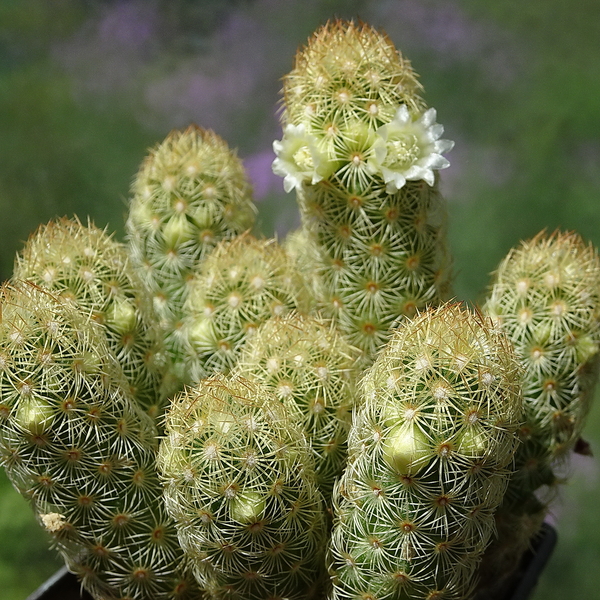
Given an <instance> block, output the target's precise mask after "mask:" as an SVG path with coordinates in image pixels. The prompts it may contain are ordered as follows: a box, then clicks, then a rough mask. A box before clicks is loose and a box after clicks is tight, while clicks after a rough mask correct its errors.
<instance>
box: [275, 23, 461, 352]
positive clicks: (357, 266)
mask: <svg viewBox="0 0 600 600" xmlns="http://www.w3.org/2000/svg"><path fill="white" fill-rule="evenodd" d="M420 91H421V86H420V85H419V83H418V82H417V79H416V75H415V73H414V72H413V70H412V69H411V66H410V63H409V62H408V61H407V60H405V59H404V58H403V57H402V56H401V55H400V53H399V52H398V51H397V50H396V49H395V48H394V46H393V44H392V43H391V42H390V40H389V39H388V38H387V37H386V36H384V35H382V34H380V33H379V32H377V31H376V30H374V29H373V28H371V27H370V26H368V25H364V24H360V25H357V24H354V23H352V22H342V21H335V22H332V23H328V24H327V25H325V26H324V27H322V28H321V29H320V30H318V31H317V32H316V33H315V34H314V36H313V37H312V38H311V39H310V40H309V42H308V45H307V46H306V47H305V48H303V49H302V50H301V51H299V52H298V54H297V55H296V60H295V65H294V68H293V70H292V71H291V72H290V73H289V74H288V75H287V76H286V77H285V79H284V88H283V94H284V111H283V113H282V123H283V127H284V132H283V139H282V140H281V141H277V142H275V143H274V144H273V147H274V150H275V152H276V154H277V158H276V159H275V161H274V163H273V170H274V171H275V173H277V174H279V175H281V176H283V177H284V187H285V190H286V191H291V190H292V189H294V188H295V189H296V192H297V197H298V202H299V204H300V211H301V216H302V222H303V227H304V228H305V229H306V230H307V234H308V238H309V239H310V240H311V242H312V243H313V244H315V245H316V246H317V251H316V253H317V258H316V261H315V264H314V267H313V270H315V271H316V272H317V273H318V275H319V276H320V278H321V279H322V282H321V285H322V292H321V293H320V297H319V303H320V308H321V309H322V310H324V311H325V313H326V314H327V315H331V316H333V317H335V319H336V320H337V321H338V322H339V324H340V327H341V329H342V331H343V332H344V333H345V334H347V335H348V336H349V339H350V341H351V343H352V344H354V345H356V346H358V347H360V348H361V349H362V350H363V351H364V352H365V353H366V354H367V357H369V356H373V355H374V353H375V352H376V351H377V350H378V348H379V347H381V345H382V344H383V343H384V342H385V340H386V339H387V336H388V331H389V329H390V327H391V326H392V324H394V322H395V321H396V320H397V319H398V318H399V317H401V316H407V315H408V316H411V315H413V314H414V313H415V311H416V310H417V309H420V308H423V307H424V306H425V305H429V304H435V303H438V302H440V300H442V299H444V298H445V297H446V296H447V295H448V288H449V277H450V275H449V262H450V261H449V258H448V251H447V249H446V238H445V207H444V203H443V199H442V198H441V196H440V194H439V192H438V184H437V175H435V174H434V171H435V170H438V169H442V168H444V167H447V166H448V164H449V163H448V161H447V160H446V159H445V158H443V157H442V155H441V153H442V152H445V151H447V150H449V149H450V148H451V147H452V145H453V144H452V142H450V141H448V140H442V139H440V136H441V134H442V131H443V128H442V126H441V125H439V124H437V123H436V112H435V110H434V109H431V108H430V109H427V107H426V105H425V103H424V101H423V100H422V98H421V97H420V96H419V93H420Z"/></svg>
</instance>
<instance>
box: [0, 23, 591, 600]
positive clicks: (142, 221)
mask: <svg viewBox="0 0 600 600" xmlns="http://www.w3.org/2000/svg"><path fill="white" fill-rule="evenodd" d="M421 93H422V87H421V85H420V84H419V83H418V81H417V77H416V74H415V73H414V72H413V70H412V68H411V66H410V63H409V62H408V61H407V60H406V59H405V58H404V57H402V55H401V54H400V53H399V52H398V51H397V50H396V49H395V48H394V46H393V44H392V43H391V41H390V40H389V39H388V38H387V37H386V36H385V35H383V34H381V33H379V32H378V31H376V30H375V29H373V28H372V27H370V26H368V25H366V24H355V23H353V22H343V21H335V22H330V23H327V24H326V25H325V26H323V27H322V28H320V29H319V30H318V31H317V32H316V33H315V34H314V36H313V37H312V38H311V39H310V40H309V41H308V44H307V45H306V47H304V48H302V49H301V50H300V51H299V52H298V54H297V56H296V60H295V64H294V67H293V69H292V71H291V72H290V73H289V74H288V75H287V76H286V77H285V78H284V89H283V96H284V103H283V111H282V124H283V137H282V139H281V141H276V142H275V143H274V150H275V154H276V158H275V160H274V163H273V170H274V171H275V172H276V173H278V174H280V175H282V176H283V177H284V180H283V187H284V189H285V191H287V192H289V191H292V190H295V192H296V195H297V199H298V204H299V207H300V213H301V217H302V227H301V228H300V229H299V230H298V231H296V232H293V233H292V234H291V235H290V236H288V238H287V239H286V241H285V243H284V244H279V243H278V241H277V240H276V239H264V238H258V237H255V236H254V235H252V233H251V232H250V231H249V230H250V228H251V226H252V224H253V221H254V215H255V212H256V211H255V207H254V205H253V203H252V198H251V191H250V186H249V184H248V181H247V178H246V175H245V173H244V170H243V167H242V164H241V162H240V160H239V159H238V158H237V156H236V154H235V152H233V151H231V150H230V149H229V148H228V147H227V145H226V144H225V142H224V141H223V140H221V139H220V138H219V137H218V136H217V135H216V134H214V133H213V132H210V131H207V130H204V129H201V128H199V127H196V126H192V127H190V128H188V129H186V130H184V131H174V132H172V133H171V134H169V135H168V137H167V138H166V140H165V141H164V142H163V143H161V144H159V145H158V146H156V147H155V148H153V149H152V150H151V151H150V154H149V155H148V157H147V158H146V160H145V161H144V162H143V164H142V166H141V168H140V170H139V172H138V174H137V177H136V179H135V181H134V184H133V186H132V191H131V201H130V206H129V215H128V219H127V224H126V229H127V242H126V243H125V244H121V243H119V242H117V241H115V240H114V239H112V237H111V236H110V235H108V234H107V233H106V232H105V231H102V230H100V229H98V228H96V227H95V226H94V225H92V224H88V225H87V226H84V225H82V224H81V223H80V221H79V220H77V219H76V218H75V219H66V218H65V219H60V220H56V221H53V222H51V223H49V224H48V225H46V226H43V227H41V228H40V229H39V230H38V231H37V232H36V233H35V234H34V235H33V236H32V237H31V238H30V239H29V241H28V242H27V244H26V246H25V248H24V249H23V251H22V252H21V253H20V254H19V255H18V257H17V260H16V263H15V270H14V275H13V279H12V281H11V282H10V283H7V284H5V285H4V286H3V287H2V289H1V291H0V306H1V313H0V460H1V462H2V464H3V465H4V467H5V468H6V470H7V473H8V475H9V477H10V479H11V481H12V482H13V484H14V486H15V487H16V489H17V490H19V492H20V493H21V494H22V495H23V496H24V497H25V498H26V499H27V501H28V502H29V503H30V505H31V506H32V508H33V511H34V513H35V515H36V518H37V519H38V521H39V522H40V524H41V525H42V526H43V527H45V528H46V530H47V531H48V532H50V534H51V537H52V543H53V546H54V547H55V548H56V549H57V550H58V551H59V552H60V553H61V554H62V555H63V556H64V558H65V561H66V563H67V565H68V566H69V568H70V569H71V570H72V571H73V572H75V573H76V574H77V575H78V576H79V578H80V580H81V582H82V586H83V587H84V588H85V589H87V590H88V591H89V592H90V593H91V594H92V596H93V597H94V598H95V600H161V599H164V600H187V599H189V600H200V599H201V598H209V599H211V600H248V599H249V600H287V599H289V600H295V599H297V600H301V599H305V598H307V599H312V598H314V599H315V600H317V599H319V600H322V599H325V598H329V599H330V600H470V599H471V598H473V597H474V594H478V596H477V597H478V598H485V599H486V600H490V599H492V598H494V599H495V598H498V599H500V598H502V595H501V591H498V590H501V589H503V588H502V587H501V585H500V583H501V582H503V581H505V580H506V577H508V576H509V575H510V573H511V572H512V571H513V570H514V566H515V564H516V563H517V562H518V561H519V559H520V556H521V555H522V553H523V551H524V550H525V549H526V548H527V545H528V544H529V542H530V539H531V537H532V536H533V535H535V533H536V532H537V530H538V528H539V526H540V523H541V521H542V520H543V518H544V516H545V514H546V510H547V505H546V504H545V502H544V500H543V498H542V497H541V495H540V494H541V491H542V490H543V488H544V487H546V488H554V487H555V484H556V483H557V481H558V479H557V476H556V468H557V465H558V464H561V463H564V462H565V461H566V460H567V459H568V455H569V453H570V452H572V451H573V449H578V448H579V447H580V446H582V445H584V444H582V443H581V442H580V441H579V440H580V436H581V432H582V429H583V425H584V421H585V416H586V414H587V412H588V410H589V406H590V402H591V399H592V396H593V390H594V385H595V381H596V378H597V372H598V364H599V360H600V359H599V356H600V353H599V350H600V324H599V323H600V259H599V258H598V254H597V252H596V250H595V249H594V248H592V247H591V246H587V245H586V244H585V243H584V242H583V241H582V240H581V238H580V237H579V236H578V235H577V234H575V233H560V232H556V233H554V234H551V235H548V234H546V233H541V234H539V235H538V236H537V237H535V238H534V239H532V240H530V241H527V242H523V243H522V244H521V245H520V246H519V247H516V248H515V249H514V250H512V251H511V252H510V253H509V255H508V256H507V258H506V259H505V260H504V261H503V262H502V263H501V265H500V266H499V268H498V270H497V272H496V274H495V276H494V281H493V283H492V285H491V287H490V291H489V295H488V298H487V300H486V301H485V303H484V304H483V306H482V308H481V309H478V308H475V309H471V308H467V307H464V306H461V305H460V304H459V303H458V302H453V303H450V302H447V301H446V300H447V298H448V296H449V295H450V263H451V260H450V257H449V253H448V250H447V241H446V237H445V227H446V226H445V207H444V203H443V199H442V197H441V196H440V194H439V190H438V185H439V174H438V171H439V170H441V169H443V168H445V167H446V166H448V161H447V160H446V159H445V158H444V157H443V156H442V154H443V153H445V152H446V151H448V150H450V149H451V147H452V142H450V141H448V140H444V139H442V138H441V136H442V133H443V128H442V126H441V125H439V124H438V123H436V118H437V116H436V112H435V110H434V109H433V108H430V107H428V106H427V105H426V104H425V101H424V100H423V99H422V97H421ZM161 428H164V431H163V430H162V429H161Z"/></svg>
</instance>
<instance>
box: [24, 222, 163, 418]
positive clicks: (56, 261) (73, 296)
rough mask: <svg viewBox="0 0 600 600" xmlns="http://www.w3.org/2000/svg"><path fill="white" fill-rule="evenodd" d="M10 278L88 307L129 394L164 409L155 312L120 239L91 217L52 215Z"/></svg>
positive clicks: (149, 408)
mask: <svg viewBox="0 0 600 600" xmlns="http://www.w3.org/2000/svg"><path fill="white" fill-rule="evenodd" d="M13 278H14V279H15V280H28V281H32V282H33V283H35V284H36V285H39V286H41V287H43V288H45V289H48V290H50V291H52V292H53V293H55V294H58V295H60V296H61V297H62V298H66V299H68V300H72V301H73V302H75V303H76V304H78V305H79V306H80V307H81V308H82V309H83V310H84V311H86V312H89V313H90V314H91V315H92V318H93V319H94V320H95V321H97V322H99V323H101V324H102V325H103V326H104V327H105V331H106V335H107V338H108V343H109V347H110V350H111V351H112V352H113V353H114V354H115V356H116V357H117V359H118V361H119V363H120V365H121V368H122V370H123V373H124V374H125V376H126V378H127V381H128V382H129V386H130V389H131V392H132V394H133V396H134V397H135V398H136V400H137V401H138V402H139V403H140V405H141V406H142V407H143V409H144V410H145V411H146V412H148V414H149V415H150V416H152V417H153V418H157V417H158V416H160V415H161V414H162V411H163V408H164V405H165V404H166V398H167V395H168V394H169V392H170V390H169V389H168V388H165V387H164V386H163V378H162V371H163V370H164V356H163V353H162V344H161V342H160V335H159V331H158V329H157V327H156V324H155V322H156V317H155V315H154V310H153V308H152V302H151V299H150V297H149V295H148V292H147V291H146V289H145V288H144V286H143V284H142V282H141V280H140V279H139V278H138V276H137V274H136V272H135V269H134V268H133V266H132V265H131V262H130V261H129V258H128V255H127V251H126V247H125V246H124V245H123V244H120V243H119V242H117V241H115V240H114V239H112V237H111V236H109V235H108V234H107V233H106V231H105V230H102V229H99V228H97V227H96V226H95V225H93V223H90V222H88V224H87V226H85V225H82V224H81V222H80V221H79V220H78V219H77V218H73V219H66V218H62V219H59V220H57V221H50V222H49V223H47V224H46V225H42V226H41V227H39V228H38V230H37V231H36V232H35V233H34V234H33V235H32V236H30V238H29V240H28V241H27V243H26V244H25V247H24V248H23V250H22V252H21V253H20V254H19V255H17V258H16V260H15V268H14V271H13Z"/></svg>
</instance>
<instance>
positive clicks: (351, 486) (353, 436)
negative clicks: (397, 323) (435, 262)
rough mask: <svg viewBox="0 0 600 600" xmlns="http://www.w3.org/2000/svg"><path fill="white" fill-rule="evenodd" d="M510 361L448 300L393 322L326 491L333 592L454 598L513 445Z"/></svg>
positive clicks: (466, 583) (514, 378) (464, 583)
mask: <svg viewBox="0 0 600 600" xmlns="http://www.w3.org/2000/svg"><path fill="white" fill-rule="evenodd" d="M520 374H521V373H520V368H519V365H518V363H517V360H516V358H515V356H514V353H513V351H512V349H511V347H510V344H509V343H508V341H507V339H506V337H505V336H504V335H503V334H502V333H501V332H500V331H499V330H498V329H496V328H494V327H493V326H492V323H491V321H490V320H488V319H484V318H483V317H482V316H480V315H479V314H476V313H471V312H470V311H468V310H466V309H463V308H461V307H460V306H458V305H442V306H441V307H440V308H438V309H436V310H433V309H430V310H428V311H426V312H423V313H419V314H418V315H417V316H416V317H415V318H414V319H412V320H407V321H406V322H405V323H404V324H403V325H402V327H400V328H398V329H397V330H395V331H394V333H393V336H392V337H391V339H390V341H389V342H388V344H387V345H386V346H385V347H384V349H383V350H382V352H381V353H380V355H379V357H378V358H377V360H376V361H375V363H374V364H373V365H372V367H370V368H369V369H368V370H367V372H366V374H365V376H364V378H363V381H362V397H361V404H360V405H359V408H358V410H357V413H356V415H355V418H354V420H353V423H352V428H351V430H350V435H349V442H348V445H349V450H348V454H349V456H348V466H347V468H346V470H345V472H344V474H343V476H342V478H341V480H340V482H339V485H338V486H337V487H336V490H335V492H334V506H335V511H334V519H335V520H334V529H333V534H332V540H331V549H330V555H331V570H332V576H333V583H334V590H333V596H332V597H333V598H335V599H342V598H343V599H353V600H358V599H359V598H363V599H364V598H369V599H373V600H375V599H383V598H394V599H398V600H400V599H402V600H417V599H419V600H421V599H428V600H433V599H440V600H441V599H442V598H443V599H444V600H464V599H465V598H468V597H470V593H471V592H472V589H473V586H474V582H475V573H476V568H477V565H478V563H479V560H480V557H481V555H482V553H483V550H484V548H485V547H486V544H487V543H488V542H489V540H490V537H491V535H492V533H493V531H494V518H493V514H494V510H495V509H496V507H497V506H498V505H499V504H500V502H501V500H502V497H503V493H504V489H505V487H506V485H507V482H508V478H509V475H510V471H509V468H508V467H509V465H510V463H511V460H512V457H513V454H514V450H515V447H516V445H517V437H516V433H515V432H516V429H517V427H518V424H519V422H520V418H521V410H522V398H521V389H520Z"/></svg>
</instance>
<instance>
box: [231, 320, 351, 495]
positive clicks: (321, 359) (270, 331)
mask: <svg viewBox="0 0 600 600" xmlns="http://www.w3.org/2000/svg"><path fill="white" fill-rule="evenodd" d="M358 356H359V352H358V350H357V349H356V348H353V347H352V346H350V345H349V344H348V342H347V341H346V340H345V339H344V337H343V336H342V335H341V334H340V333H339V332H338V331H337V329H336V327H335V325H334V324H333V323H332V322H331V321H330V320H329V319H324V318H321V317H309V316H305V315H302V314H300V313H297V312H293V313H290V314H289V315H286V316H284V317H280V318H273V319H269V320H268V321H266V322H265V323H264V324H263V325H261V326H260V327H259V328H258V330H257V331H256V333H255V334H254V336H253V337H252V338H251V339H250V340H249V341H248V343H247V344H246V345H245V347H244V349H243V350H242V353H241V355H240V359H239V361H238V364H237V367H236V373H239V374H240V375H243V376H244V377H247V378H251V379H254V380H255V381H258V382H260V383H261V384H263V385H264V386H265V387H266V388H267V389H269V390H270V391H271V393H273V394H274V395H275V396H276V397H278V398H279V399H280V400H281V401H282V402H283V404H284V405H285V407H286V409H287V410H288V411H289V414H290V419H292V418H293V419H295V420H296V422H297V423H298V424H299V425H300V426H301V427H302V428H303V430H304V431H305V432H306V434H307V436H308V439H309V441H310V443H311V447H312V450H313V453H314V455H315V472H316V475H317V482H318V485H319V489H320V490H321V493H322V494H323V497H324V498H325V501H326V502H327V503H329V502H330V499H331V493H332V490H333V485H334V482H335V480H336V479H337V478H338V477H339V476H340V475H341V473H342V471H343V468H344V466H345V464H346V454H347V452H346V448H347V438H348V430H349V428H350V423H351V419H352V410H353V408H354V405H355V402H356V393H357V392H356V380H357V377H358V375H359V372H358V368H357V359H358Z"/></svg>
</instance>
